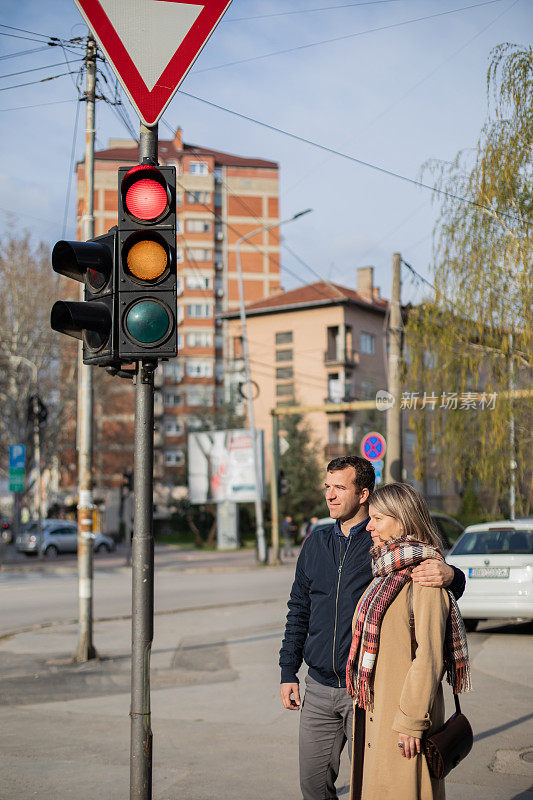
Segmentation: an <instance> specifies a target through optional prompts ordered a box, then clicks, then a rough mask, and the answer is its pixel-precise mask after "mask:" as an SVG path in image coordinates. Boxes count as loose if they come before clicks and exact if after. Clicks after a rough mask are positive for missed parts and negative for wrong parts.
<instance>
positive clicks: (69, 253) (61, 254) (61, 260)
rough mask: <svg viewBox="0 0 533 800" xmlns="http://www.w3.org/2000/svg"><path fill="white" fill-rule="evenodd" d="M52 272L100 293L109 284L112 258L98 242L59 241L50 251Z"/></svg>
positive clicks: (108, 251) (106, 249) (107, 250)
mask: <svg viewBox="0 0 533 800" xmlns="http://www.w3.org/2000/svg"><path fill="white" fill-rule="evenodd" d="M52 267H53V269H54V272H58V273H59V274H60V275H65V276H66V277H67V278H73V279H74V280H75V281H79V282H80V283H85V284H86V285H87V286H88V287H89V289H90V290H91V291H93V292H100V291H102V289H104V288H105V287H106V286H107V284H108V283H109V279H110V277H111V273H112V271H113V256H112V254H111V252H110V250H109V249H108V248H107V247H105V246H104V245H103V244H100V242H94V241H92V242H66V241H63V240H62V241H59V242H57V243H56V244H55V245H54V249H53V250H52Z"/></svg>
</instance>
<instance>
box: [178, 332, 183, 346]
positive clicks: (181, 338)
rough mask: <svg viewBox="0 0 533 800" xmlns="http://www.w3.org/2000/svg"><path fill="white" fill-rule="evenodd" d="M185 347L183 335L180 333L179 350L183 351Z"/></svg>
mask: <svg viewBox="0 0 533 800" xmlns="http://www.w3.org/2000/svg"><path fill="white" fill-rule="evenodd" d="M182 347H183V334H182V333H178V350H181V348H182Z"/></svg>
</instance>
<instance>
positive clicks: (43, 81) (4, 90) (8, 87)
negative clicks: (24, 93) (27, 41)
mask: <svg viewBox="0 0 533 800" xmlns="http://www.w3.org/2000/svg"><path fill="white" fill-rule="evenodd" d="M77 74H78V70H72V71H70V72H61V73H60V74H59V75H51V76H50V77H49V78H41V79H40V80H38V81H29V82H28V83H17V84H15V86H4V87H3V88H1V89H0V92H7V90H8V89H20V88H22V87H23V86H33V85H34V84H36V83H46V81H53V80H55V79H56V78H63V77H64V76H65V75H77Z"/></svg>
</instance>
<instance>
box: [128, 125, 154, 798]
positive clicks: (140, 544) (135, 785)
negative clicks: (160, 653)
mask: <svg viewBox="0 0 533 800" xmlns="http://www.w3.org/2000/svg"><path fill="white" fill-rule="evenodd" d="M157 136H158V127H157V125H155V126H153V127H150V128H148V127H146V126H145V125H144V124H143V123H141V131H140V141H139V163H140V164H143V163H144V164H152V165H154V166H155V165H156V164H157V156H158V152H157V150H158V146H157V145H158V143H157ZM156 368H157V361H148V360H142V361H139V362H137V366H136V374H135V377H134V383H135V449H134V469H133V480H134V495H135V522H134V528H133V539H132V551H131V553H132V613H131V707H130V717H131V740H130V741H131V744H130V800H151V797H152V728H151V709H150V655H151V651H152V639H153V637H154V532H153V511H154V498H153V480H154V478H153V473H154V371H155V369H156Z"/></svg>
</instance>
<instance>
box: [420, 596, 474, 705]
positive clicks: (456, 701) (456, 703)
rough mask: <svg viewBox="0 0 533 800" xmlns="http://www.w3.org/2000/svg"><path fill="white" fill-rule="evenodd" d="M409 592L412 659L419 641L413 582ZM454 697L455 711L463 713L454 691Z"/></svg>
mask: <svg viewBox="0 0 533 800" xmlns="http://www.w3.org/2000/svg"><path fill="white" fill-rule="evenodd" d="M407 591H408V592H409V631H410V633H411V661H412V660H413V659H414V657H415V653H416V648H417V647H418V643H417V641H416V637H415V615H414V612H413V582H412V581H411V583H410V584H409V588H408V590H407ZM453 699H454V701H455V713H456V714H462V713H463V712H462V711H461V703H460V702H459V695H458V694H455V692H454V693H453Z"/></svg>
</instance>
